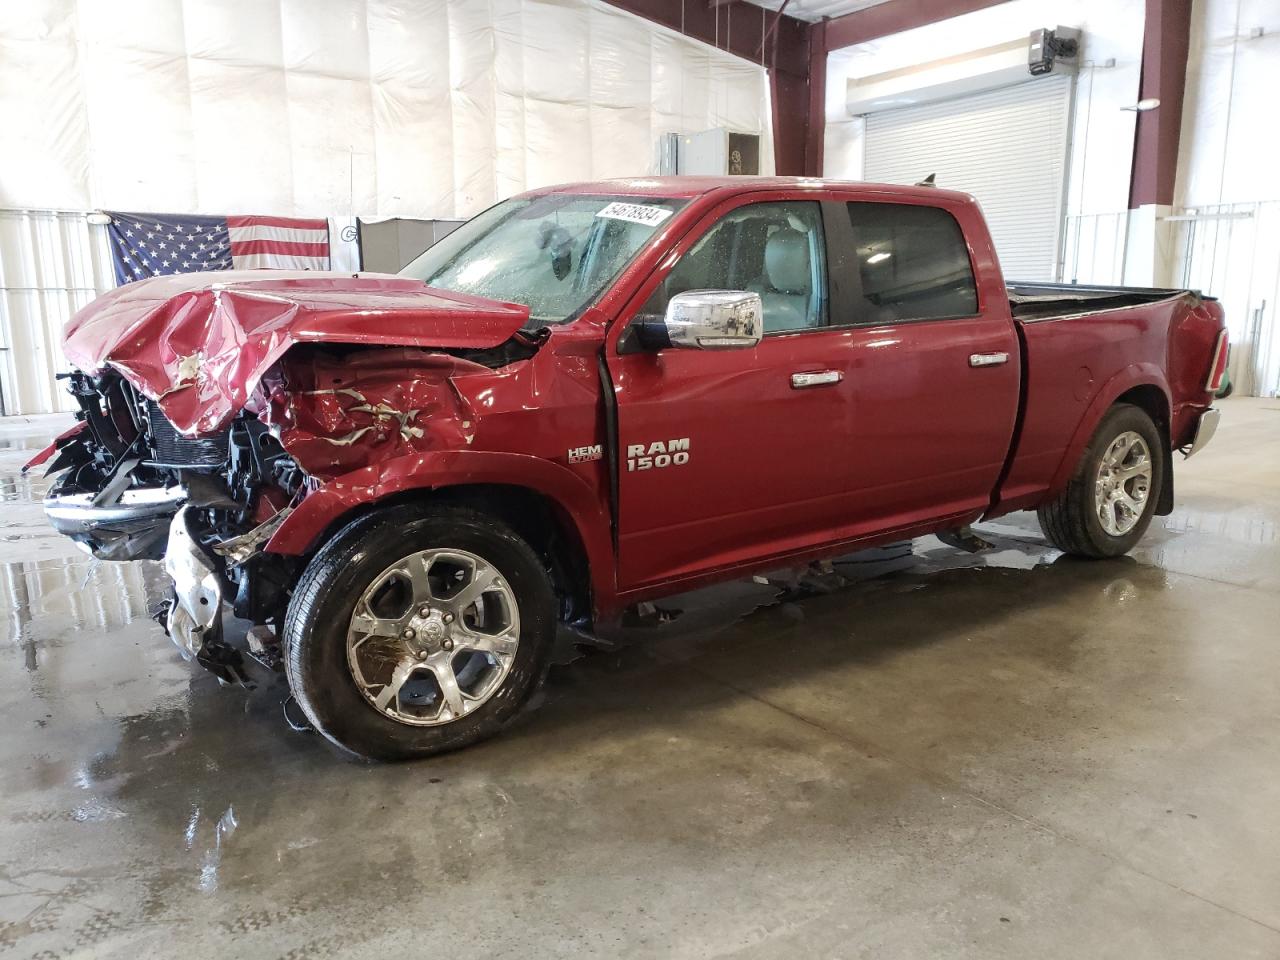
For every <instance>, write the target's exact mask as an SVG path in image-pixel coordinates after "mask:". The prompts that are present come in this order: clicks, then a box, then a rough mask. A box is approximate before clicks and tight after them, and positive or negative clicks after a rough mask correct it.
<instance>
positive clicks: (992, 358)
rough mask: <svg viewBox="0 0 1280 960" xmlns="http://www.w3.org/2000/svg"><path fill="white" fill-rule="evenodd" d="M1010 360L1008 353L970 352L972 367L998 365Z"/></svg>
mask: <svg viewBox="0 0 1280 960" xmlns="http://www.w3.org/2000/svg"><path fill="white" fill-rule="evenodd" d="M1008 362H1009V355H1008V354H1007V353H1003V352H1001V353H971V354H969V366H971V367H998V366H1000V364H1002V363H1008Z"/></svg>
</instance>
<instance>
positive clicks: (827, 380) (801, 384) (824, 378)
mask: <svg viewBox="0 0 1280 960" xmlns="http://www.w3.org/2000/svg"><path fill="white" fill-rule="evenodd" d="M843 379H844V374H843V373H841V372H840V371H839V370H815V371H814V372H812V373H793V374H792V375H791V388H792V389H793V390H803V389H805V388H806V387H826V386H830V385H831V384H833V383H839V382H840V381H841V380H843Z"/></svg>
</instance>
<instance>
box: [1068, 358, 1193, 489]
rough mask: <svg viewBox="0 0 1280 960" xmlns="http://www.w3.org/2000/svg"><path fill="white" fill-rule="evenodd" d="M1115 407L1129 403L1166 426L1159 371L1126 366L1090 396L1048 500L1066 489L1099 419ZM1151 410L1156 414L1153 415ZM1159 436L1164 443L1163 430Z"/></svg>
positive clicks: (1166, 405)
mask: <svg viewBox="0 0 1280 960" xmlns="http://www.w3.org/2000/svg"><path fill="white" fill-rule="evenodd" d="M1129 396H1133V397H1136V398H1137V400H1136V401H1135V400H1129V399H1126V398H1127V397H1129ZM1119 403H1131V404H1132V405H1133V406H1136V407H1139V408H1141V409H1142V410H1143V412H1145V413H1146V414H1147V415H1148V416H1150V417H1151V418H1152V420H1154V421H1155V422H1156V425H1157V427H1159V426H1160V422H1161V418H1163V420H1164V423H1165V424H1166V425H1167V424H1168V422H1169V412H1168V411H1169V409H1170V400H1169V389H1168V386H1167V385H1166V382H1165V378H1164V373H1163V371H1161V370H1160V368H1159V367H1158V366H1156V365H1155V364H1150V363H1141V364H1133V365H1130V366H1128V367H1125V368H1124V369H1123V370H1121V371H1120V372H1119V373H1117V374H1116V375H1115V376H1114V377H1112V378H1111V379H1110V380H1109V381H1107V382H1106V383H1105V384H1103V386H1102V388H1101V389H1100V390H1098V391H1097V393H1095V394H1094V395H1093V399H1092V400H1091V401H1090V403H1089V406H1088V407H1087V408H1086V409H1085V411H1084V413H1083V414H1082V415H1081V417H1080V421H1079V423H1078V424H1077V426H1076V431H1075V433H1074V434H1073V435H1072V437H1071V442H1070V443H1069V444H1068V445H1067V448H1066V451H1065V452H1064V454H1063V457H1062V460H1061V461H1060V462H1059V464H1058V469H1057V471H1056V472H1055V473H1054V476H1053V481H1052V482H1051V483H1050V484H1049V489H1048V492H1047V497H1048V498H1052V497H1056V496H1057V495H1058V494H1060V493H1061V492H1062V491H1063V489H1064V488H1065V487H1066V485H1067V483H1068V482H1069V481H1070V480H1071V476H1072V474H1074V473H1075V469H1076V466H1077V465H1078V464H1079V462H1080V458H1081V457H1082V456H1083V455H1084V451H1085V448H1086V447H1087V446H1088V445H1089V441H1090V440H1092V439H1093V436H1094V434H1095V433H1097V431H1098V427H1099V426H1100V425H1101V424H1102V420H1103V418H1104V417H1106V416H1107V414H1108V413H1110V412H1111V410H1112V408H1113V407H1115V406H1116V405H1117V404H1119ZM1148 405H1150V406H1148ZM1153 409H1154V410H1155V411H1156V412H1153ZM1159 411H1163V413H1159ZM1157 413H1158V415H1157ZM1162 435H1163V436H1164V437H1165V438H1166V439H1167V436H1168V430H1167V426H1166V427H1165V428H1164V430H1163V434H1162ZM1166 449H1167V447H1166Z"/></svg>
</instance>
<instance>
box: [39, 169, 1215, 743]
mask: <svg viewBox="0 0 1280 960" xmlns="http://www.w3.org/2000/svg"><path fill="white" fill-rule="evenodd" d="M65 349H66V353H67V356H68V358H69V359H70V360H71V362H72V363H73V365H74V366H75V367H76V372H75V373H74V374H72V375H71V377H70V387H71V391H72V393H73V394H74V395H75V397H76V399H77V400H78V401H79V406H80V413H79V415H78V416H79V420H78V422H77V424H76V425H75V427H74V428H73V429H71V430H70V431H68V432H67V433H65V434H63V435H62V436H61V437H59V438H58V439H57V440H56V441H55V442H54V444H53V445H51V446H50V447H49V448H48V449H47V450H46V451H44V452H42V453H41V454H40V455H39V456H37V457H36V458H35V460H33V461H32V464H31V465H30V466H35V465H37V464H39V463H42V462H45V461H47V462H48V469H49V470H50V471H51V472H53V473H56V474H57V478H56V482H55V483H54V484H53V485H52V487H51V489H50V493H49V495H48V498H47V501H46V511H47V514H48V517H49V519H50V521H51V522H52V523H53V525H54V526H55V527H56V528H57V529H59V530H60V531H62V532H64V533H66V534H67V535H69V536H71V537H73V538H74V539H75V540H76V541H77V542H78V543H79V544H81V545H82V546H83V547H84V548H85V549H86V550H88V551H90V552H91V553H93V554H94V555H96V556H99V557H102V558H106V559H111V560H129V559H139V558H150V559H160V558H163V560H164V563H165V568H166V570H167V571H168V573H169V575H170V577H171V578H172V581H173V588H174V589H173V599H172V601H171V603H170V604H169V605H168V607H167V609H166V610H164V611H162V613H161V615H160V619H161V622H162V623H163V624H164V626H165V627H166V629H167V631H168V632H169V634H170V636H171V637H172V638H173V639H174V641H175V642H176V643H177V645H178V647H179V649H180V650H181V651H182V652H183V653H184V654H185V655H187V656H188V657H189V658H193V659H195V660H196V661H198V662H200V663H201V664H203V665H204V666H206V667H208V668H210V669H211V670H213V671H214V672H215V673H217V674H218V675H219V677H220V678H221V679H223V680H225V681H235V680H240V679H244V676H245V663H244V661H243V659H242V652H241V650H240V648H239V647H238V646H237V645H235V644H233V643H231V642H230V641H229V639H228V635H227V634H226V633H224V630H223V620H224V606H225V605H229V606H230V608H231V611H232V612H233V613H234V614H235V616H236V617H239V618H242V619H244V620H248V621H250V622H251V623H252V624H253V627H252V628H251V629H250V631H249V640H250V642H251V644H252V646H253V648H254V650H255V651H256V652H257V653H258V654H259V655H260V656H263V657H265V658H267V659H268V661H270V659H271V658H273V657H274V658H276V659H277V660H278V662H280V663H281V665H282V667H283V669H284V671H285V673H286V674H287V677H288V682H289V685H290V687H291V690H292V693H293V695H294V697H296V700H297V702H298V704H299V705H300V707H301V709H302V711H303V713H305V716H306V719H307V720H308V721H309V722H310V724H311V725H313V726H314V727H315V728H316V729H317V730H319V731H320V732H321V733H322V734H324V735H325V736H326V737H327V738H328V739H329V740H331V741H332V742H333V743H335V744H337V745H338V746H339V747H341V748H343V749H344V750H346V751H349V752H351V753H354V754H357V755H360V756H364V757H374V758H383V759H394V758H404V757H415V756H423V755H426V754H430V753H434V752H437V751H440V750H445V749H450V748H454V747H458V746H462V745H464V744H467V743H471V742H474V741H475V740H477V739H479V738H482V737H484V736H487V735H490V734H492V733H494V732H495V731H496V730H498V729H499V728H500V727H501V726H502V725H503V723H504V722H506V721H507V720H509V719H510V718H511V717H512V716H513V715H514V714H515V713H516V711H518V710H519V709H520V707H521V705H522V704H523V703H524V702H525V701H526V700H527V699H528V697H529V696H530V694H531V693H532V691H533V690H534V689H535V687H536V686H537V684H538V683H539V681H540V679H541V678H542V676H543V674H544V672H545V670H546V666H547V660H548V654H549V650H550V647H551V644H552V639H553V637H554V634H555V631H556V628H557V623H558V622H567V623H570V624H573V625H575V626H576V627H577V628H579V629H584V630H590V629H600V628H602V627H603V626H605V625H607V624H609V623H612V622H614V621H615V620H616V619H617V618H618V617H619V615H620V613H621V612H622V611H623V610H624V609H625V608H627V607H629V606H630V605H633V604H636V603H638V602H640V601H645V600H650V599H653V598H656V597H659V596H662V595H664V594H671V593H675V592H679V591H684V590H688V589H690V588H694V587H698V586H702V585H705V584H709V583H712V582H715V581H720V580H725V579H729V578H738V577H744V576H747V575H750V574H752V573H754V572H759V571H765V570H776V569H779V568H784V567H790V566H801V565H804V564H807V563H810V562H812V561H815V560H819V559H822V558H824V557H829V556H832V555H837V554H841V553H846V552H849V551H851V550H855V549H859V548H862V547H866V546H871V545H875V544H877V543H882V542H886V541H893V540H901V539H905V538H911V537H916V536H920V535H924V534H929V533H938V534H941V535H942V536H943V537H944V538H945V539H947V540H948V542H953V543H957V544H960V545H963V546H969V547H974V546H979V545H980V544H979V542H978V541H977V538H975V537H974V536H973V535H972V533H971V531H969V529H968V528H969V525H970V524H973V523H975V522H976V521H979V520H981V519H984V518H985V519H989V518H992V517H998V516H1000V515H1002V514H1006V513H1009V512H1011V511H1015V510H1030V509H1034V510H1037V511H1038V512H1039V516H1040V520H1041V524H1042V527H1043V529H1044V532H1045V535H1046V536H1047V537H1048V539H1049V540H1050V541H1051V542H1052V543H1053V544H1054V545H1055V546H1057V547H1058V548H1060V549H1061V550H1063V551H1065V552H1068V553H1072V554H1077V555H1080V556H1083V557H1093V558H1105V557H1113V556H1116V555H1119V554H1122V553H1124V552H1126V551H1127V550H1129V549H1130V548H1131V547H1132V546H1133V544H1134V543H1135V542H1136V541H1137V540H1138V538H1139V537H1141V536H1142V534H1143V533H1144V531H1145V530H1146V528H1147V525H1148V524H1149V523H1150V521H1151V518H1152V516H1153V514H1157V513H1168V512H1169V511H1170V510H1171V509H1172V504H1173V458H1172V454H1173V453H1174V452H1175V451H1178V450H1181V451H1183V452H1184V453H1186V454H1188V455H1189V454H1190V453H1192V452H1194V451H1195V450H1196V449H1198V448H1199V447H1200V446H1202V445H1203V444H1204V443H1205V442H1207V440H1208V439H1209V437H1210V436H1211V435H1212V433H1213V430H1214V428H1215V426H1216V424H1217V416H1218V412H1217V410H1215V409H1214V408H1213V407H1212V401H1213V396H1214V393H1215V391H1216V390H1217V388H1218V387H1219V385H1220V384H1221V382H1222V378H1223V376H1224V374H1225V366H1226V358H1227V344H1226V334H1225V330H1224V326H1223V313H1222V310H1221V308H1220V306H1219V305H1218V303H1217V302H1216V301H1214V300H1212V299H1210V298H1206V297H1202V296H1200V295H1199V294H1197V293H1194V292H1191V291H1185V290H1154V289H1135V288H1100V287H1081V286H1059V285H1053V284H1012V285H1009V286H1006V284H1005V281H1004V278H1003V277H1002V275H1001V270H1000V265H999V262H998V260H997V257H996V252H995V250H994V248H993V246H992V241H991V237H990V234H989V233H988V230H987V227H986V225H985V223H984V221H983V218H982V214H981V211H980V209H979V207H978V204H977V203H976V202H975V201H974V200H973V199H972V198H971V197H969V196H967V195H964V194H960V193H954V192H949V191H946V190H940V189H935V188H932V187H926V186H921V187H901V186H885V185H875V184H866V183H840V182H831V181H820V180H812V179H786V178H777V179H765V178H743V177H738V178H724V179H703V178H652V179H643V180H618V181H606V182H599V183H582V184H571V185H567V186H560V187H554V188H549V189H543V190H536V191H532V192H530V193H527V194H524V195H522V196H518V197H515V198H513V199H510V200H507V201H504V202H502V203H499V204H498V205H496V206H494V207H492V208H490V209H489V210H487V211H485V212H484V213H481V214H480V215H479V216H477V217H475V218H474V219H473V220H471V221H469V222H468V223H466V224H465V225H463V226H462V227H461V228H459V229H458V230H457V231H456V232H454V233H453V234H451V235H449V236H448V237H447V238H445V239H444V240H442V241H441V242H439V243H438V244H436V245H435V246H433V247H431V248H430V249H428V250H427V251H426V252H425V253H423V254H422V256H420V257H419V258H418V259H417V260H415V261H413V262H412V263H411V264H409V266H408V267H406V268H405V269H404V270H403V271H402V272H401V273H400V274H399V275H398V276H390V275H376V274H365V273H360V274H354V275H352V274H336V273H296V274H292V273H278V272H261V271H256V272H255V271H249V272H224V273H213V274H203V273H202V274H191V275H184V276H169V277H157V278H154V279H150V280H144V281H140V282H135V283H131V284H129V285H127V286H124V287H121V288H119V289H117V290H114V291H112V292H110V293H108V294H106V295H105V296H103V297H101V298H100V299H99V300H97V301H96V302H94V303H92V304H90V305H89V306H87V307H85V308H84V309H83V310H81V311H80V312H79V313H78V314H76V316H75V317H74V318H73V319H72V321H71V322H70V324H69V326H68V328H67V331H66V338H65Z"/></svg>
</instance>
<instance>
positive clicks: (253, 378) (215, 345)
mask: <svg viewBox="0 0 1280 960" xmlns="http://www.w3.org/2000/svg"><path fill="white" fill-rule="evenodd" d="M528 319H529V308H528V307H524V306H521V305H519V304H514V303H500V302H498V301H496V300H486V299H483V298H480V297H471V296H467V295H465V294H460V293H453V292H450V291H447V290H436V289H434V288H432V287H428V286H426V285H425V284H424V283H422V281H420V280H413V279H408V278H404V277H397V276H393V275H390V274H376V273H363V274H356V275H352V274H347V273H318V272H312V273H307V272H303V273H290V272H286V271H274V270H273V271H265V270H230V271H224V272H219V273H217V274H210V273H195V274H183V275H178V276H171V277H155V278H152V279H150V280H140V281H137V282H135V283H130V284H127V285H125V286H123V287H120V288H118V289H116V290H112V291H111V292H110V293H107V294H105V295H103V296H102V297H99V298H98V299H97V300H95V301H94V302H93V303H91V304H89V305H88V306H87V307H85V308H84V309H82V310H80V311H79V312H78V313H77V314H76V315H75V316H74V317H72V318H71V322H70V323H69V324H67V329H66V333H65V337H64V348H65V352H66V355H67V359H69V360H70V361H71V362H72V363H73V364H75V365H76V366H77V367H79V368H80V369H82V370H86V371H98V370H101V369H102V368H103V367H106V366H111V367H114V368H115V369H116V370H118V371H119V372H120V373H121V374H122V375H123V376H124V377H125V378H126V379H127V380H128V381H129V382H130V383H132V384H133V385H134V386H135V387H136V388H137V389H138V390H139V391H140V392H141V393H143V394H144V395H146V396H148V397H150V398H151V399H153V400H156V401H158V402H159V404H160V407H161V409H163V410H164V412H165V415H166V416H167V417H168V418H169V420H170V421H172V422H173V425H174V426H175V427H177V428H178V430H180V431H181V432H182V433H184V434H188V435H190V434H198V433H209V432H212V431H216V430H219V429H221V428H222V427H223V426H225V425H226V423H227V422H228V421H229V420H230V419H231V418H232V417H234V416H235V415H236V413H238V412H239V411H240V410H241V409H242V408H243V407H244V405H245V403H246V402H247V401H248V399H249V396H250V395H251V394H252V393H253V391H254V389H255V388H256V387H257V385H258V382H259V381H260V380H261V378H262V375H263V374H264V373H265V372H266V371H267V370H268V369H269V368H270V367H271V365H272V364H274V363H275V362H276V361H277V360H279V359H280V357H281V356H282V355H283V354H284V353H285V351H286V350H288V349H289V348H290V347H291V346H293V345H294V344H296V343H333V344H363V345H370V346H404V347H439V348H446V349H448V348H453V349H486V348H489V347H496V346H498V345H499V344H501V343H503V342H505V341H506V340H507V339H509V338H510V337H511V336H512V335H513V334H514V333H515V332H516V331H517V330H519V329H520V328H521V327H522V326H524V324H525V322H526V321H527V320H528Z"/></svg>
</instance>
